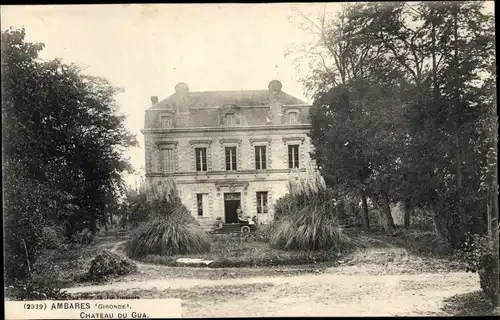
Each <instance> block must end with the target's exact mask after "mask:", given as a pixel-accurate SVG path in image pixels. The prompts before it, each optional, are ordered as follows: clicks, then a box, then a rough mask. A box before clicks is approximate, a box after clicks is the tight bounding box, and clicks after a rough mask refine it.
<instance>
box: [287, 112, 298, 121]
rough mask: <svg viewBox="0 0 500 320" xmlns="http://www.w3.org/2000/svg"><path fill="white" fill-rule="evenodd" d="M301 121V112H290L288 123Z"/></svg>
mask: <svg viewBox="0 0 500 320" xmlns="http://www.w3.org/2000/svg"><path fill="white" fill-rule="evenodd" d="M296 123H299V113H298V112H296V111H293V112H289V113H288V124H296Z"/></svg>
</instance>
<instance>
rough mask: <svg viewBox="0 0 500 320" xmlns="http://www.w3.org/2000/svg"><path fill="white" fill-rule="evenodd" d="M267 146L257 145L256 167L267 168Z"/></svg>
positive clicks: (258, 168)
mask: <svg viewBox="0 0 500 320" xmlns="http://www.w3.org/2000/svg"><path fill="white" fill-rule="evenodd" d="M266 149H267V148H266V146H255V169H257V170H265V169H267V161H266V160H267V159H266Z"/></svg>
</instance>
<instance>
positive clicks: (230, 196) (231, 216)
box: [224, 193, 241, 223]
mask: <svg viewBox="0 0 500 320" xmlns="http://www.w3.org/2000/svg"><path fill="white" fill-rule="evenodd" d="M240 205H241V196H240V194H239V193H224V215H225V218H226V223H235V222H239V221H238V214H237V213H236V210H238V207H239V206H240Z"/></svg>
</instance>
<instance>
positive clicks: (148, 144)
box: [142, 80, 312, 230]
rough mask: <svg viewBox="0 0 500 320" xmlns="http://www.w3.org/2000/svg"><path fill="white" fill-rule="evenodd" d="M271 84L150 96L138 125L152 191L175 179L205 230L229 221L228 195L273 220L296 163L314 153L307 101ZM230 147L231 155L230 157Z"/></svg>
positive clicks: (247, 209)
mask: <svg viewBox="0 0 500 320" xmlns="http://www.w3.org/2000/svg"><path fill="white" fill-rule="evenodd" d="M268 88H269V90H259V91H213V92H189V89H188V87H187V85H185V84H178V85H177V86H176V93H174V94H173V95H172V96H170V97H168V98H167V99H165V100H163V101H161V102H158V99H157V98H156V97H152V98H151V101H152V106H151V108H149V109H147V110H146V117H145V128H144V129H143V130H142V132H143V134H144V141H145V153H146V154H145V156H146V183H147V185H148V186H149V188H148V190H150V191H151V192H157V191H158V190H160V189H161V186H162V183H163V181H164V180H165V179H167V178H168V177H172V178H173V179H174V180H175V181H176V184H177V187H178V189H179V192H180V196H181V198H182V201H183V203H184V204H185V205H186V206H187V207H188V208H189V209H190V210H191V213H192V214H193V216H194V217H196V218H197V219H198V221H199V222H200V224H201V225H202V226H204V228H205V229H206V230H210V229H213V227H214V226H215V221H216V218H217V217H221V218H222V221H225V222H229V220H230V219H232V216H231V215H232V214H233V215H234V212H232V211H234V207H230V205H229V201H228V199H230V197H232V195H229V194H233V195H234V194H239V195H237V196H236V197H238V198H239V201H240V202H239V204H240V206H241V209H242V210H243V212H244V215H245V216H254V215H257V216H258V218H259V220H260V221H262V222H264V223H265V222H268V221H270V219H272V214H273V204H274V203H275V202H276V200H277V199H278V198H280V197H281V196H283V195H285V194H286V192H287V189H286V183H287V180H288V177H289V175H290V174H291V172H292V171H293V170H296V166H297V164H295V163H296V162H297V161H298V169H299V170H304V168H305V166H306V165H307V164H308V162H310V157H309V152H311V151H312V150H311V145H310V142H309V139H308V137H307V133H308V131H309V128H310V124H309V121H308V114H309V108H310V105H307V104H305V103H303V102H302V101H300V100H298V99H296V98H294V97H291V96H290V95H288V94H286V93H284V92H282V91H281V83H280V82H279V81H276V80H274V81H272V82H271V83H270V84H269V86H268ZM289 146H294V147H289ZM256 147H261V148H256ZM226 148H227V150H226ZM229 149H231V150H235V151H236V153H235V154H234V153H233V154H231V155H230V154H229V153H231V152H234V151H228V150H229ZM197 150H198V151H197ZM199 150H204V151H203V152H205V153H204V154H202V151H199ZM297 151H298V154H297V155H295V152H297ZM197 152H200V153H198V154H197ZM228 152H229V153H228ZM256 152H258V153H260V154H259V155H258V156H256ZM291 152H293V153H291ZM197 155H198V156H197ZM289 155H291V157H292V158H293V159H292V160H291V159H289ZM231 156H232V157H231ZM197 159H198V160H197ZM263 159H265V161H263ZM197 161H198V165H197ZM256 161H257V162H259V164H256ZM229 162H230V163H231V164H228V163H229ZM263 162H265V168H262V167H264V164H263ZM231 166H235V168H234V167H231ZM290 166H292V167H293V168H290ZM228 168H229V169H230V170H227V169H228ZM205 169H206V171H204V170H205ZM232 169H235V170H232ZM200 170H202V171H200ZM258 193H260V195H259V196H260V198H258ZM262 193H265V194H264V195H263V194H262ZM233 203H234V201H233ZM259 204H260V205H259ZM262 205H264V206H262ZM258 209H260V212H258ZM228 211H231V213H230V212H228Z"/></svg>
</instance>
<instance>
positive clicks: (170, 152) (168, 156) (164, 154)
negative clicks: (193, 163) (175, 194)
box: [160, 148, 175, 173]
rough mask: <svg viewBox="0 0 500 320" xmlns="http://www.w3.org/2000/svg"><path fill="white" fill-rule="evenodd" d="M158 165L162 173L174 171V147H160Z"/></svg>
mask: <svg viewBox="0 0 500 320" xmlns="http://www.w3.org/2000/svg"><path fill="white" fill-rule="evenodd" d="M160 166H161V171H162V172H164V173H171V172H175V158H174V149H171V148H168V149H160Z"/></svg>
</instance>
